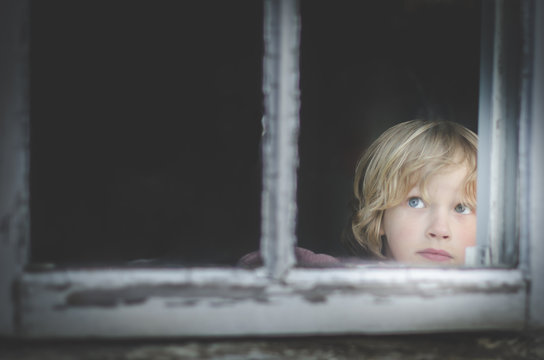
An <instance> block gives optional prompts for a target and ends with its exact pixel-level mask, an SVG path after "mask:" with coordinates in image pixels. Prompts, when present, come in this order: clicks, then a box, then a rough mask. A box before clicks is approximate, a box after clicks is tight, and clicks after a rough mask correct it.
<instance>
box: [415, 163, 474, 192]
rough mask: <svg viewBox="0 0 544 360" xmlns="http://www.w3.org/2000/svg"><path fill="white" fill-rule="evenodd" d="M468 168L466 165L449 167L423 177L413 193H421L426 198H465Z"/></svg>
mask: <svg viewBox="0 0 544 360" xmlns="http://www.w3.org/2000/svg"><path fill="white" fill-rule="evenodd" d="M467 176H468V168H467V165H466V164H462V165H456V166H448V167H446V168H444V169H440V170H437V171H433V172H431V173H428V174H427V175H426V176H424V177H422V178H421V179H420V181H419V183H417V184H416V185H415V186H414V187H412V189H411V190H410V193H412V192H420V193H421V194H422V195H423V196H424V197H448V196H456V197H457V196H460V197H463V198H464V197H465V195H467V194H465V192H466V189H467V187H466V182H467Z"/></svg>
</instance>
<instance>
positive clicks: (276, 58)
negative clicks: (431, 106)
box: [0, 0, 544, 338]
mask: <svg viewBox="0 0 544 360" xmlns="http://www.w3.org/2000/svg"><path fill="white" fill-rule="evenodd" d="M519 5H520V8H519V15H520V18H521V20H522V21H521V24H522V25H523V26H522V27H521V30H520V38H522V39H523V42H522V46H521V48H520V49H519V53H520V57H519V66H517V65H516V66H514V67H513V68H510V67H507V68H508V69H514V70H512V71H513V73H511V72H505V71H504V69H505V67H504V66H505V64H508V65H509V64H511V63H510V62H509V61H510V60H508V59H507V58H505V57H503V56H506V54H510V53H511V48H509V47H508V46H510V45H508V44H509V42H508V41H509V40H508V39H507V37H506V36H505V34H507V33H508V34H509V32H506V31H505V29H506V28H507V26H515V21H514V23H513V24H514V25H512V24H510V23H509V21H510V20H512V17H514V18H515V16H514V15H515V14H516V13H515V12H512V11H509V10H508V9H509V8H508V7H509V6H514V5H512V4H509V3H507V2H502V1H497V2H493V3H485V4H484V7H483V9H482V14H483V16H484V17H483V19H484V21H483V22H484V32H483V38H484V40H486V39H487V40H489V39H492V40H493V46H491V47H490V48H488V47H487V46H488V45H489V43H488V42H486V41H483V42H482V46H483V47H484V50H483V52H482V59H481V61H482V66H481V69H482V70H481V72H482V74H483V75H482V76H481V85H480V89H481V96H480V115H479V119H480V124H479V128H480V131H482V129H483V128H484V127H485V126H488V127H489V125H490V124H491V125H494V126H495V127H496V126H497V125H498V126H500V125H501V124H504V123H502V122H497V121H496V119H500V118H503V116H502V115H503V114H504V113H503V112H501V111H503V110H501V109H497V110H496V108H500V107H501V106H502V107H505V108H506V111H507V112H508V111H511V108H510V107H508V106H506V105H507V103H509V101H514V100H512V99H513V97H514V96H515V94H514V95H512V94H510V93H508V91H510V89H511V87H510V86H509V85H511V83H509V82H508V81H510V80H508V79H510V78H509V76H512V77H514V78H515V77H516V75H515V74H516V70H515V69H516V67H517V68H518V70H517V71H518V74H519V72H520V71H519V69H521V75H523V76H521V77H520V78H518V79H521V80H519V83H518V85H517V86H518V88H519V92H518V93H519V94H520V97H519V99H520V101H519V103H518V106H519V111H518V112H517V113H519V115H518V116H515V112H514V114H513V115H512V114H511V113H508V114H507V115H508V116H507V117H506V118H505V120H504V121H505V122H506V124H507V125H508V126H510V125H514V126H513V127H512V128H510V130H509V131H507V132H501V133H500V134H498V133H495V132H491V133H490V136H489V138H488V142H483V143H482V145H481V147H480V152H481V153H484V154H485V155H486V156H489V157H490V158H491V161H490V164H494V162H497V163H498V165H493V166H496V168H493V166H491V168H490V170H489V174H490V176H491V177H493V176H496V174H506V175H507V178H508V179H510V180H506V181H499V182H495V183H493V182H492V181H490V182H491V185H487V184H486V183H484V184H483V185H482V181H481V180H480V191H479V194H480V193H485V194H488V195H487V196H488V197H487V199H486V198H485V197H484V198H483V199H484V200H483V201H482V198H480V200H479V202H480V204H482V202H483V203H489V204H491V205H490V206H489V207H488V211H489V219H490V220H491V219H493V217H495V220H493V221H496V220H497V219H498V220H503V221H504V222H507V220H508V218H507V216H509V213H508V212H506V213H504V212H502V211H503V209H505V208H507V207H508V208H509V209H511V208H514V209H515V211H516V214H517V215H516V217H517V218H519V221H516V222H514V235H512V232H511V230H508V229H507V230H502V229H501V227H500V226H499V227H497V226H495V225H490V226H489V227H486V229H491V230H489V231H488V233H489V234H488V235H485V236H484V237H483V238H482V237H480V239H481V241H482V243H481V244H480V245H479V250H481V253H482V254H483V255H484V256H482V258H481V259H482V260H481V261H477V262H483V261H484V260H485V259H486V256H485V254H486V253H488V251H487V249H491V250H492V251H489V253H491V256H490V257H489V259H490V261H491V265H492V266H491V267H486V268H464V269H419V268H407V267H387V268H384V267H368V268H365V269H334V270H333V269H329V270H317V269H296V268H293V263H294V258H293V251H292V250H293V246H294V244H295V241H296V236H295V234H296V227H295V224H296V222H295V216H296V181H297V177H296V174H297V173H296V167H297V159H298V157H297V140H296V139H297V135H298V112H299V107H300V103H299V97H300V94H299V89H298V86H297V84H298V74H299V71H298V55H299V51H298V50H299V33H300V26H301V24H300V16H299V4H298V2H296V1H294V0H280V1H275V0H267V1H265V2H264V14H265V15H264V44H265V56H264V64H263V69H264V71H263V78H264V80H263V89H264V104H265V111H264V120H263V129H262V130H263V133H264V137H263V189H262V201H261V206H262V225H261V233H262V236H261V250H262V252H263V256H264V262H265V266H264V267H263V268H261V269H258V270H255V271H246V270H242V269H222V268H213V267H212V268H202V267H196V268H182V269H168V268H154V269H142V268H139V269H129V268H111V267H110V268H104V267H102V268H79V269H74V268H68V269H53V270H49V271H44V270H43V269H40V270H36V269H31V268H30V269H28V268H25V265H27V264H28V251H29V242H30V241H31V240H32V237H31V236H32V235H33V234H31V233H30V231H29V229H30V227H29V225H30V217H29V214H30V206H29V203H30V196H31V195H32V193H31V192H30V191H29V189H32V188H31V187H29V181H28V180H29V155H30V149H29V143H28V136H29V131H28V125H29V119H30V117H31V116H32V113H29V99H28V94H29V82H30V81H31V80H32V74H31V73H29V71H28V52H29V39H28V32H27V30H28V25H29V24H28V14H29V3H28V2H24V1H15V0H12V1H6V2H2V5H0V6H1V8H0V17H1V19H0V20H1V21H0V26H1V27H2V28H1V29H2V31H1V32H0V34H1V36H2V38H1V41H2V47H3V48H4V49H6V51H5V54H8V55H7V56H6V57H3V58H2V60H1V67H0V73H1V74H2V79H6V80H5V81H2V82H0V96H1V97H0V99H1V100H0V107H1V110H2V114H3V115H2V117H0V129H1V131H0V146H1V152H0V156H1V157H0V160H1V161H0V199H1V201H0V247H1V249H0V250H1V251H0V264H1V266H2V268H1V270H2V271H0V312H1V316H0V331H1V334H3V335H12V336H20V337H28V338H41V337H48V338H51V337H53V338H55V337H131V336H135V337H163V336H224V335H229V336H232V335H292V334H347V333H399V332H429V331H456V330H483V329H510V330H516V329H525V328H529V327H542V326H543V324H544V311H543V310H542V309H540V307H539V306H538V305H539V301H542V299H543V298H544V286H543V285H542V284H541V282H539V281H534V280H533V279H537V278H538V276H539V275H540V274H542V273H543V272H544V262H543V261H542V260H541V259H542V258H543V257H544V247H543V245H542V244H541V242H540V241H539V240H540V239H539V235H540V234H541V233H542V232H543V231H544V229H542V224H541V221H540V218H541V217H542V214H543V211H544V209H543V208H542V205H541V204H543V203H544V193H543V192H542V189H541V187H539V184H540V181H541V179H542V177H543V176H544V171H543V167H542V163H541V161H540V159H539V154H541V153H542V152H541V151H542V150H543V149H542V144H541V142H540V138H539V136H541V134H543V130H544V129H542V123H541V121H539V119H540V118H541V117H542V114H543V110H544V109H542V104H541V102H539V101H537V99H540V98H541V97H542V85H543V84H544V75H543V73H542V69H541V68H540V66H537V65H536V64H540V63H542V57H543V54H542V36H543V35H544V29H543V28H542V26H543V24H544V5H543V4H541V3H540V2H536V1H523V2H521V3H519ZM485 29H493V31H492V32H491V33H486V30H485ZM486 36H489V37H486ZM486 49H487V50H486ZM489 50H491V51H489ZM515 64H516V63H515V62H514V65H515ZM507 85H508V86H507ZM499 95H500V96H499ZM497 97H499V99H498V100H497ZM515 101H517V100H515ZM491 104H494V105H491ZM512 119H514V120H512ZM512 121H513V122H512ZM513 130H515V131H514V132H513V133H512V131H513ZM512 134H514V135H513V136H514V138H517V137H518V136H519V139H518V140H516V141H512V140H508V139H509V136H511V135H512ZM502 147H504V151H505V153H508V154H512V153H515V154H518V155H516V156H515V160H516V163H517V164H516V168H515V169H514V170H515V172H516V175H511V172H513V170H512V169H509V168H508V167H506V168H505V166H507V165H508V164H511V163H510V162H508V161H506V159H505V158H503V157H502V155H501V154H502V153H501V152H498V150H497V149H502ZM501 151H503V150H501ZM503 160H504V161H505V162H504V163H501V161H503ZM480 169H481V168H480ZM497 169H498V170H497ZM481 172H482V171H480V173H481ZM494 174H495V175H494ZM511 180H513V181H511ZM514 185H515V186H514ZM30 186H31V185H30ZM482 188H483V189H486V188H488V189H489V191H488V192H482V191H481V190H482ZM512 189H514V190H512ZM511 191H516V192H515V193H514V194H515V196H514V197H513V198H515V199H517V201H515V203H505V204H504V206H500V205H499V206H497V205H496V201H497V199H498V198H500V197H501V196H502V194H503V193H507V194H510V195H511V194H512V193H511ZM510 195H509V196H510ZM480 217H481V214H480ZM486 218H487V216H486ZM496 223H499V224H500V223H501V222H500V221H498V222H496ZM492 224H493V223H492ZM508 226H510V225H508ZM497 229H498V230H497ZM486 231H487V230H486ZM518 234H519V235H518ZM511 236H514V237H515V238H519V245H517V244H515V243H513V242H512V239H511ZM495 239H498V243H499V245H494V244H492V243H490V241H496V240H495ZM500 244H504V246H503V245H500ZM510 244H514V245H512V246H511V245H510ZM518 246H519V247H518ZM508 247H511V248H516V249H518V248H519V249H520V251H519V255H518V254H517V252H516V251H513V252H512V251H510V250H508V249H507V248H508ZM495 249H499V251H498V254H500V256H499V257H498V258H495V257H494V256H495V255H494V254H495V251H494V250H495ZM503 249H504V250H503ZM512 254H514V255H512ZM514 258H517V260H515V261H512V259H514ZM476 259H478V257H477V256H476ZM497 259H498V260H497ZM503 264H506V265H508V267H501V265H503ZM512 264H516V265H514V266H512ZM490 304H492V306H490ZM444 309H448V311H447V312H444ZM333 319H334V320H333Z"/></svg>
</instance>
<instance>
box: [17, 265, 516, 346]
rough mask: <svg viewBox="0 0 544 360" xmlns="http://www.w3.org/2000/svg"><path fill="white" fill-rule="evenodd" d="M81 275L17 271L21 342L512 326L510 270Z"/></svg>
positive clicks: (513, 304)
mask: <svg viewBox="0 0 544 360" xmlns="http://www.w3.org/2000/svg"><path fill="white" fill-rule="evenodd" d="M265 275H266V272H265V271H264V270H263V271H257V272H251V271H244V270H218V269H194V270H188V269H186V270H110V271H107V270H95V271H89V270H82V271H67V272H52V273H44V274H25V276H24V278H23V281H22V283H21V285H20V291H21V293H20V299H21V304H20V308H21V309H22V310H23V311H22V318H21V335H23V336H26V337H38V338H63V337H79V338H84V337H93V338H94V337H98V338H110V337H111V338H123V337H142V336H144V337H148V336H149V337H169V336H253V335H267V336H271V335H312V334H314V335H315V334H350V333H351V334H385V333H417V332H432V331H438V332H444V331H459V330H486V329H510V330H512V329H522V328H523V327H524V324H525V301H526V286H525V281H524V279H523V278H522V274H521V272H520V271H517V270H468V269H464V270H459V269H457V270H456V269H449V270H441V269H402V268H400V269H398V268H365V269H364V270H358V269H339V270H327V271H323V270H293V271H291V272H290V273H289V275H288V276H287V277H286V278H285V279H284V281H283V282H281V283H270V282H269V281H268V278H267V277H266V276H265Z"/></svg>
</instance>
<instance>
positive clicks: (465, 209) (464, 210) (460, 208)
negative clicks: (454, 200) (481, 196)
mask: <svg viewBox="0 0 544 360" xmlns="http://www.w3.org/2000/svg"><path fill="white" fill-rule="evenodd" d="M454 210H455V212H456V213H458V214H462V215H468V214H470V213H472V209H471V208H469V207H468V206H465V205H463V204H457V206H456V207H455V209H454Z"/></svg>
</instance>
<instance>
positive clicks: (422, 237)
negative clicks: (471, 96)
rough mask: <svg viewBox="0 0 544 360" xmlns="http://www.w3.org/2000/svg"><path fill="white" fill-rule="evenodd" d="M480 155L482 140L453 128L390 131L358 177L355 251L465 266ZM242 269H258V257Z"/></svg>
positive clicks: (314, 260) (326, 263) (309, 259)
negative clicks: (480, 142)
mask: <svg viewBox="0 0 544 360" xmlns="http://www.w3.org/2000/svg"><path fill="white" fill-rule="evenodd" d="M477 148H478V137H477V135H476V134H474V133H473V132H472V131H470V130H469V129H467V128H465V127H463V126H461V125H459V124H456V123H453V122H447V121H422V120H412V121H408V122H404V123H400V124H397V125H395V126H393V127H392V128H390V129H388V130H387V131H385V132H384V133H383V134H382V135H381V136H380V137H379V138H378V139H377V140H376V141H375V142H374V143H373V144H372V145H371V146H370V148H369V149H368V150H367V151H366V152H365V153H364V154H363V156H362V157H361V159H360V160H359V163H358V164H357V167H356V170H355V181H354V192H355V203H356V204H355V209H354V212H353V217H352V226H351V230H352V235H353V237H350V238H353V243H354V244H350V245H352V247H353V246H354V247H355V248H356V249H357V248H358V249H357V250H362V251H357V252H358V253H361V252H362V253H366V254H367V255H369V257H371V258H374V259H376V260H393V261H396V262H399V263H403V264H409V265H463V264H464V263H465V249H466V248H467V247H469V246H475V245H476V169H477V164H476V160H477ZM295 255H296V258H297V265H298V266H301V267H335V266H342V264H345V263H355V264H356V263H357V261H354V259H336V258H334V257H332V256H329V255H326V254H315V253H313V252H312V251H310V250H307V249H303V248H298V247H297V248H295ZM367 257H368V256H367ZM238 265H239V266H242V267H246V268H254V267H257V266H261V265H262V259H261V256H260V253H259V252H253V253H250V254H248V255H246V256H244V257H243V258H242V259H241V260H240V262H239V264H238Z"/></svg>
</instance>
